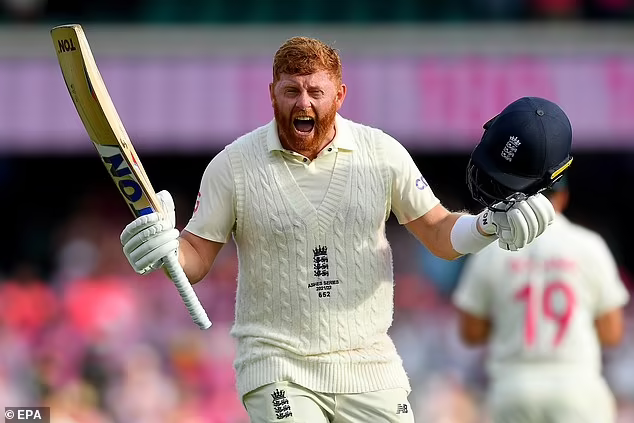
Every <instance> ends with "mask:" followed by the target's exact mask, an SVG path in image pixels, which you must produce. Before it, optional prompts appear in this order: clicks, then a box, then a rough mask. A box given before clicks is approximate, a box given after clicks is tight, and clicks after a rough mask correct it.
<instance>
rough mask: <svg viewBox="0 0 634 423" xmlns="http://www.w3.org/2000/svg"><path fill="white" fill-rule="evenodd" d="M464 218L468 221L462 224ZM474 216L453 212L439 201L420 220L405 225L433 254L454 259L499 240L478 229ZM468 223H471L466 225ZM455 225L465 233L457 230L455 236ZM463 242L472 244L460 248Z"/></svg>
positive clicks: (456, 228)
mask: <svg viewBox="0 0 634 423" xmlns="http://www.w3.org/2000/svg"><path fill="white" fill-rule="evenodd" d="M459 219H461V222H458V220H459ZM463 219H467V220H468V221H469V222H464V223H463V222H462V220H463ZM475 219H477V217H476V216H471V215H468V214H464V213H452V212H450V211H449V210H447V209H446V208H445V207H444V206H443V205H442V204H438V205H436V206H434V207H433V208H432V209H431V210H429V211H428V212H427V213H425V214H424V215H422V216H421V217H419V218H418V219H414V220H412V221H411V222H408V223H406V224H405V227H406V228H407V230H408V231H410V232H411V233H412V234H413V235H414V236H415V237H416V238H417V239H418V240H419V241H420V242H421V243H422V244H423V245H425V247H427V249H428V250H429V251H430V252H431V253H432V254H434V255H435V256H437V257H440V258H442V259H445V260H454V259H456V258H458V257H460V256H462V255H464V254H467V253H470V252H477V251H479V250H481V249H482V248H484V247H486V246H487V245H489V244H490V243H491V242H493V241H495V240H496V239H497V237H496V236H495V234H493V235H485V234H483V233H481V232H480V231H479V230H478V227H477V221H475ZM465 223H469V224H466V225H465ZM456 224H458V227H456ZM472 225H473V226H472ZM460 226H462V227H460ZM454 228H455V230H456V231H460V232H464V233H455V234H453V239H452V232H453V231H454ZM462 238H465V239H462ZM467 238H469V239H467ZM454 243H456V244H458V246H455V245H454ZM461 243H462V244H468V243H470V244H471V245H468V246H467V245H465V246H463V248H460V244H461ZM457 249H458V250H457ZM459 250H460V251H459ZM466 250H471V251H466Z"/></svg>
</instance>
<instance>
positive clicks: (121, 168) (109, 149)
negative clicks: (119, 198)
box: [95, 143, 154, 217]
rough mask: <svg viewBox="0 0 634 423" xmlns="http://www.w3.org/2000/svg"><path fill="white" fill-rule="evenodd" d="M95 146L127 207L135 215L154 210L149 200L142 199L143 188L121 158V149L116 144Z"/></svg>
mask: <svg viewBox="0 0 634 423" xmlns="http://www.w3.org/2000/svg"><path fill="white" fill-rule="evenodd" d="M95 147H97V151H98V152H99V155H100V156H101V160H102V161H103V164H104V165H105V166H106V168H107V169H108V172H109V173H110V176H111V177H112V179H113V180H114V182H115V184H117V186H118V187H119V192H120V193H121V195H123V197H124V198H125V199H126V200H127V202H128V207H130V210H132V213H133V214H134V215H135V216H136V217H139V216H143V215H145V214H150V213H152V212H153V211H154V210H153V209H152V206H151V205H150V204H149V202H147V200H145V199H144V197H145V196H144V195H143V189H141V185H140V184H139V181H137V180H136V178H135V176H134V173H133V172H132V170H131V168H130V166H129V165H128V163H127V162H126V161H125V160H124V159H123V155H122V154H121V150H120V149H119V148H118V147H116V146H112V145H100V144H97V143H95ZM133 167H134V164H133Z"/></svg>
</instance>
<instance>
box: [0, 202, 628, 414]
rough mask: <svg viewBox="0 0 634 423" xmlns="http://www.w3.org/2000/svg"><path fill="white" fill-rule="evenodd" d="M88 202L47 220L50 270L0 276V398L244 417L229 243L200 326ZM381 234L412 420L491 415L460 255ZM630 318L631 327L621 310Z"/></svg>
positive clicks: (624, 382) (620, 371)
mask: <svg viewBox="0 0 634 423" xmlns="http://www.w3.org/2000/svg"><path fill="white" fill-rule="evenodd" d="M93 206H94V207H95V209H91V208H90V207H89V206H85V207H80V208H78V209H77V210H76V213H75V214H74V215H72V216H70V217H69V218H68V219H67V220H66V221H65V222H64V223H63V224H61V225H60V226H59V227H58V228H56V233H55V234H54V236H53V243H54V244H55V246H54V251H56V256H55V257H54V263H55V265H54V266H53V268H52V272H50V275H48V276H46V277H44V278H43V277H41V276H39V274H38V271H37V270H36V269H35V268H34V267H33V266H30V265H29V264H28V263H25V264H23V265H20V266H18V267H16V268H15V270H14V271H13V272H11V274H7V275H5V276H4V277H2V276H0V407H7V406H20V405H23V406H34V405H48V406H51V407H52V410H53V423H61V422H63V423H128V422H134V423H176V422H178V423H202V422H205V423H247V422H248V418H247V416H246V413H245V411H244V409H243V407H242V404H241V402H240V400H239V398H238V397H237V394H236V391H235V388H234V382H235V374H234V370H233V366H232V360H233V354H234V341H233V339H232V338H231V337H230V336H229V329H230V326H231V324H232V321H233V315H234V298H235V289H236V275H237V258H236V255H235V248H234V246H233V244H228V245H227V246H226V247H225V248H224V249H223V250H222V251H221V255H220V256H219V258H218V260H217V262H216V264H215V265H214V267H213V269H212V271H211V272H210V274H209V275H208V276H207V277H206V278H205V280H203V281H201V282H200V283H199V284H197V285H196V291H197V293H198V295H199V297H200V299H201V301H202V303H203V304H204V306H205V308H206V309H207V311H208V313H209V316H210V318H211V319H212V321H213V323H214V325H213V326H212V328H211V329H209V330H207V331H201V330H199V329H198V328H197V326H196V325H194V323H192V322H191V320H190V318H189V316H188V314H187V312H186V310H185V307H184V306H183V304H182V303H181V300H180V298H179V296H178V294H177V292H176V290H175V288H174V287H173V285H172V284H171V282H170V281H169V280H168V279H167V278H166V277H165V276H164V275H163V274H162V273H161V271H157V272H154V273H152V274H149V275H145V276H138V275H136V274H135V273H133V271H132V270H131V268H130V266H129V265H128V263H127V261H126V259H125V257H124V255H123V254H122V252H121V246H120V243H119V239H118V234H119V232H120V230H121V228H122V227H123V225H124V224H125V222H124V221H123V220H125V218H124V217H123V216H122V217H121V219H119V218H118V217H116V216H114V215H110V216H106V215H104V212H103V210H101V212H99V213H98V212H97V207H99V205H98V204H94V205H93ZM99 208H100V207H99ZM388 235H389V238H390V242H391V244H392V246H393V249H394V257H395V262H394V266H395V269H396V278H395V304H396V306H395V314H394V325H393V327H392V328H391V335H392V336H393V338H394V341H395V343H396V345H397V348H398V350H399V351H400V354H401V356H402V358H403V360H404V363H405V367H406V370H407V372H408V374H409V376H410V378H411V382H412V387H413V393H412V395H411V397H410V401H411V403H412V407H413V408H414V409H415V413H416V417H417V421H422V422H428V423H486V422H488V421H489V420H488V417H487V413H486V409H485V407H484V394H485V388H486V385H487V380H486V375H485V374H484V371H483V358H484V354H485V351H484V350H483V349H475V350H474V349H468V348H466V347H464V346H463V345H462V344H461V342H460V340H459V339H458V336H457V327H456V313H455V310H454V309H453V308H452V306H451V305H450V303H449V301H448V298H449V296H450V294H451V292H452V290H453V289H454V287H455V283H456V279H457V277H458V275H459V274H460V271H461V268H462V265H463V264H464V260H457V261H455V262H447V261H443V260H439V259H435V258H434V257H433V256H432V255H431V254H429V252H427V251H426V250H425V249H423V248H422V247H420V246H419V244H418V243H417V242H416V241H415V240H414V239H413V237H411V236H410V235H408V234H407V233H406V232H405V230H404V229H403V228H402V227H399V226H398V225H396V224H393V222H391V223H390V225H389V227H388ZM623 276H624V278H628V276H627V274H626V273H625V272H624V274H623ZM628 284H629V286H630V287H631V286H632V285H631V281H628ZM628 322H629V327H630V328H632V327H634V308H633V307H632V306H631V305H630V307H629V308H628ZM627 333H628V334H627V337H626V339H625V342H624V343H623V345H622V346H620V347H618V348H616V349H614V350H611V351H608V352H606V354H605V373H606V376H607V377H608V380H609V382H610V385H611V386H612V388H613V389H614V391H615V393H616V395H617V396H618V399H619V407H620V422H621V423H625V422H632V421H634V378H632V377H631V376H632V375H633V374H634V331H632V330H631V329H629V330H628V331H627Z"/></svg>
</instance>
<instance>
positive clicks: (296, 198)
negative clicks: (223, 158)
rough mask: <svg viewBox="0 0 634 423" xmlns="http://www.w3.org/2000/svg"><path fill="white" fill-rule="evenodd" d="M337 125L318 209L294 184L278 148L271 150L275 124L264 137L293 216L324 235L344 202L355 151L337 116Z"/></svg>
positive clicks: (342, 122)
mask: <svg viewBox="0 0 634 423" xmlns="http://www.w3.org/2000/svg"><path fill="white" fill-rule="evenodd" d="M336 123H337V135H336V136H335V139H334V140H333V144H334V143H335V142H337V144H338V145H339V150H338V152H337V153H335V154H336V158H335V165H334V167H333V170H332V176H331V177H330V180H329V182H328V188H327V190H326V194H325V195H324V198H323V199H322V201H321V203H320V204H319V206H318V207H317V208H315V207H314V206H313V204H312V203H311V202H310V200H309V199H308V197H306V195H305V194H304V192H303V191H302V189H301V188H300V187H299V185H298V184H297V181H295V178H294V177H293V174H292V173H291V171H290V169H289V168H288V164H287V163H286V160H285V159H284V157H283V156H282V154H283V152H282V151H279V149H278V148H271V147H272V145H275V144H276V143H275V139H277V143H279V138H278V136H277V127H276V125H275V122H274V121H273V122H271V124H270V127H269V131H268V134H267V147H268V149H269V154H270V156H271V157H272V164H273V170H274V172H275V179H276V180H277V181H278V182H279V184H280V188H281V189H282V195H284V196H286V197H287V200H288V202H289V203H290V204H291V205H292V207H293V209H294V210H295V212H296V213H297V214H298V215H299V217H300V218H301V219H302V220H303V221H304V222H305V223H306V224H307V225H308V226H309V227H310V228H312V229H317V228H319V229H320V230H322V231H326V230H327V229H328V228H329V227H330V225H331V223H332V219H333V218H334V215H335V213H336V212H337V210H338V206H339V204H340V203H341V201H342V200H343V197H344V194H345V190H346V186H347V185H348V182H349V179H350V174H351V169H350V168H351V163H352V154H353V151H354V150H355V149H356V144H355V142H354V138H353V137H352V131H351V130H350V128H348V125H347V122H346V120H345V119H343V118H342V117H340V116H339V115H337V120H336ZM272 138H273V140H272ZM318 159H319V158H317V159H316V160H318Z"/></svg>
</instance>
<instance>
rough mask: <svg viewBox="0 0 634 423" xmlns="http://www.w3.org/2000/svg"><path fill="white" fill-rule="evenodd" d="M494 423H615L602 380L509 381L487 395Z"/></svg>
mask: <svg viewBox="0 0 634 423" xmlns="http://www.w3.org/2000/svg"><path fill="white" fill-rule="evenodd" d="M489 405H490V410H491V417H492V420H493V423H615V422H616V404H615V400H614V396H613V395H612V393H611V392H610V390H609V388H608V386H607V384H606V383H605V381H603V380H593V381H591V382H590V381H576V383H571V382H570V381H565V380H559V381H557V380H552V379H551V380H550V381H544V382H543V383H535V381H532V382H530V383H528V382H527V381H525V380H524V381H517V380H515V381H514V380H508V381H504V382H497V383H494V385H493V387H492V389H491V391H490V393H489Z"/></svg>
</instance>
